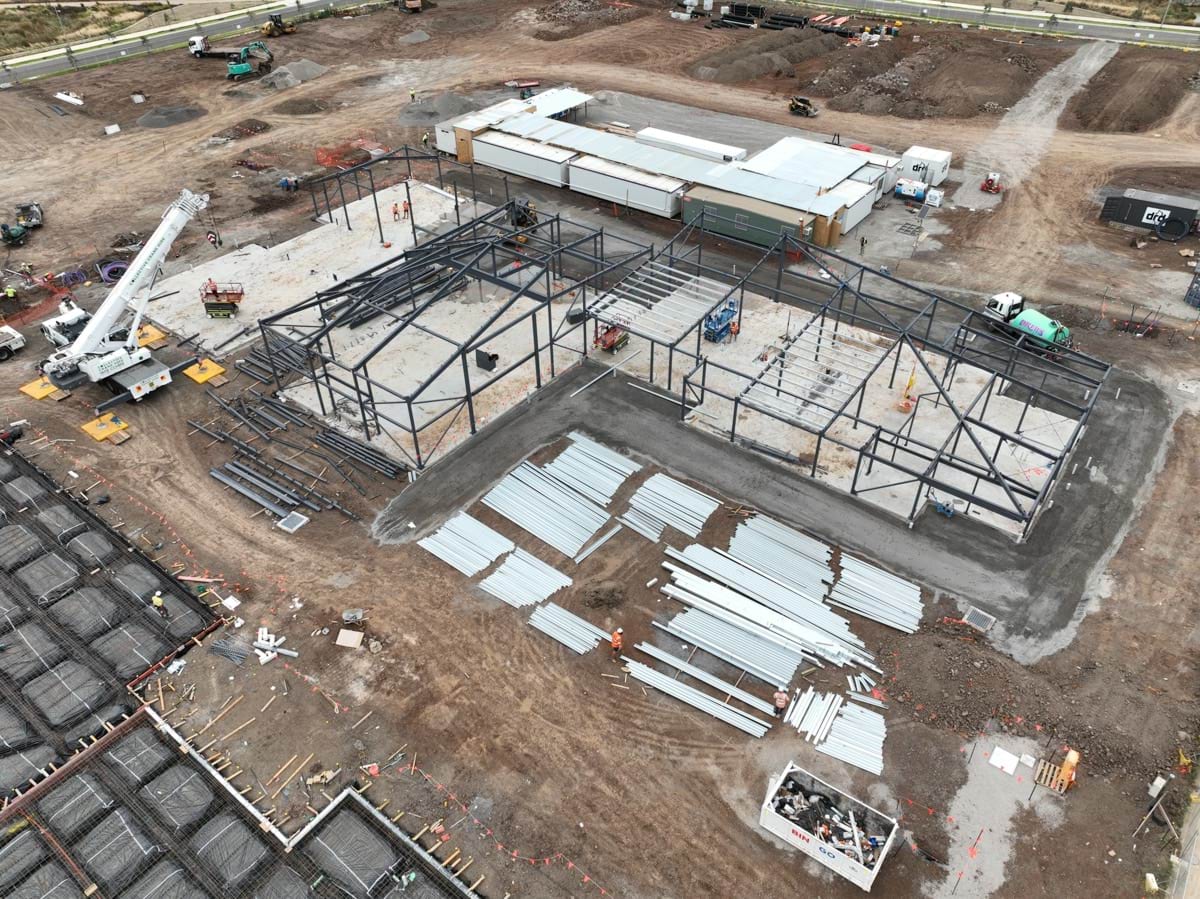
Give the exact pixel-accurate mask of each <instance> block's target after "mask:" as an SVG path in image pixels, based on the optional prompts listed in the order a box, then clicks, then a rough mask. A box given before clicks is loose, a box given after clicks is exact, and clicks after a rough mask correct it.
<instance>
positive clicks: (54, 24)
mask: <svg viewBox="0 0 1200 899" xmlns="http://www.w3.org/2000/svg"><path fill="white" fill-rule="evenodd" d="M167 8H168V7H167V5H166V4H163V3H131V4H114V5H107V4H106V5H104V6H86V7H80V6H64V7H57V8H56V7H54V6H23V7H18V6H0V54H9V53H19V52H22V51H25V50H37V49H39V48H42V47H52V46H54V45H56V44H62V43H67V42H71V41H80V40H87V39H89V38H96V37H102V36H103V35H106V34H108V33H109V32H112V31H116V30H118V29H121V28H127V27H128V26H130V25H132V24H133V23H134V22H137V21H139V20H140V19H143V18H145V17H146V16H148V15H150V14H151V13H154V12H158V11H159V10H160V9H167Z"/></svg>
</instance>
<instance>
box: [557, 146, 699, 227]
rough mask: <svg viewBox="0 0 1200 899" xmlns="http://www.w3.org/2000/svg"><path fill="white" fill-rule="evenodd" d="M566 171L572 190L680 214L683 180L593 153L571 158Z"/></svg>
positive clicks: (665, 214) (646, 209)
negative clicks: (652, 173)
mask: <svg viewBox="0 0 1200 899" xmlns="http://www.w3.org/2000/svg"><path fill="white" fill-rule="evenodd" d="M568 175H569V178H570V183H571V190H574V191H578V192H579V193H581V194H587V195H588V196H589V197H599V198H601V199H603V200H611V201H613V202H614V203H621V204H623V205H626V206H629V207H631V208H633V209H640V210H641V211H642V212H649V213H653V214H654V215H661V216H663V217H664V218H674V217H675V216H677V215H679V204H680V201H681V198H682V197H683V192H684V191H685V190H686V189H687V184H686V183H685V182H683V181H677V180H676V179H674V178H667V177H665V176H662V175H651V174H648V173H646V172H642V171H638V170H637V169H634V168H630V167H629V166H625V165H619V164H617V163H615V162H608V161H607V160H604V159H597V158H596V157H594V156H580V157H578V158H577V159H573V160H572V161H571V162H570V164H569V166H568Z"/></svg>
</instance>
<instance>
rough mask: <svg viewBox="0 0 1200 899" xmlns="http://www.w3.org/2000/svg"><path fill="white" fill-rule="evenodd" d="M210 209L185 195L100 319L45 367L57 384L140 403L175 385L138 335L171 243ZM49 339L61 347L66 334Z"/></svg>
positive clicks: (204, 199) (89, 322)
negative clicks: (102, 387) (110, 391)
mask: <svg viewBox="0 0 1200 899" xmlns="http://www.w3.org/2000/svg"><path fill="white" fill-rule="evenodd" d="M207 206H208V194H194V193H192V192H191V191H190V190H182V191H180V192H179V196H178V197H177V198H176V200H175V202H173V203H172V204H171V205H170V206H168V207H167V211H166V212H164V213H163V218H162V221H161V222H159V224H158V227H157V228H155V229H154V233H153V234H151V235H150V238H149V239H148V240H147V241H146V244H145V246H143V247H142V251H141V252H140V253H138V254H137V256H136V257H134V260H133V262H131V263H130V264H129V268H128V269H127V270H126V271H125V274H124V275H122V276H121V280H119V281H118V282H117V283H116V285H114V286H113V289H112V290H111V291H110V292H109V294H108V297H107V298H106V299H105V300H104V302H103V303H101V304H100V308H99V309H97V310H96V314H95V315H93V316H91V317H90V318H87V319H86V323H85V324H84V326H83V329H82V330H81V331H79V334H78V336H77V337H75V339H74V340H73V341H71V343H70V345H69V346H66V347H65V348H63V349H60V350H58V351H56V352H54V353H51V354H50V356H49V357H48V358H47V359H46V360H45V361H44V362H43V363H42V365H41V368H42V372H43V373H44V374H45V375H46V376H47V377H48V378H49V379H50V381H51V382H52V383H53V384H55V385H56V386H58V387H62V388H66V389H70V388H72V387H77V386H78V385H80V384H84V383H86V382H88V381H90V382H92V383H94V384H95V383H100V382H102V381H107V382H109V383H110V384H111V386H112V387H113V388H114V390H116V391H117V392H118V393H124V394H128V396H129V398H130V399H133V400H140V399H142V398H143V397H144V396H145V395H146V394H148V393H150V392H151V391H154V390H157V389H158V388H160V387H165V386H166V385H168V384H170V383H171V370H170V369H169V368H167V366H165V365H163V364H162V363H161V362H159V361H158V360H156V359H154V358H153V357H152V356H151V355H150V350H149V349H147V348H146V347H143V346H138V337H137V332H138V328H139V327H140V326H141V323H142V316H144V315H145V313H146V305H147V304H148V303H149V300H150V296H149V294H150V286H151V285H152V284H153V283H154V279H155V278H157V277H158V272H159V267H160V266H161V265H162V263H163V260H164V259H166V256H167V253H168V251H170V249H171V244H173V243H174V242H175V238H176V237H178V236H179V232H180V231H182V230H183V228H184V226H185V225H186V224H187V223H188V222H189V221H191V220H192V218H193V217H194V216H196V215H197V214H198V213H199V212H200V211H201V210H203V209H205V208H206V207H207ZM72 305H73V304H72ZM85 315H86V313H85ZM52 321H53V320H52ZM47 336H49V337H50V339H51V342H52V343H54V344H55V345H60V344H59V340H61V339H62V335H61V334H59V333H58V332H54V336H51V335H50V334H48V335H47ZM56 338H57V339H56Z"/></svg>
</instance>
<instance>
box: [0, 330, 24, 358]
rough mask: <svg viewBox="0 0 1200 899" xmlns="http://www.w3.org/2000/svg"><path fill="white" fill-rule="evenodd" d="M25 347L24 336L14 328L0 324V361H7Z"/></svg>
mask: <svg viewBox="0 0 1200 899" xmlns="http://www.w3.org/2000/svg"><path fill="white" fill-rule="evenodd" d="M24 348H25V337H24V335H23V334H21V332H20V331H18V330H17V329H16V328H12V327H9V326H8V325H0V362H7V361H8V360H9V359H11V358H12V357H13V355H14V354H15V353H16V352H17V351H18V350H22V349H24Z"/></svg>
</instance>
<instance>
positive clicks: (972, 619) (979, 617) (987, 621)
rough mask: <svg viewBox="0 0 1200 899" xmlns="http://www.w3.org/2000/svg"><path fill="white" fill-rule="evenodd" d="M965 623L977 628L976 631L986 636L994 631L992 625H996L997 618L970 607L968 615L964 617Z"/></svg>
mask: <svg viewBox="0 0 1200 899" xmlns="http://www.w3.org/2000/svg"><path fill="white" fill-rule="evenodd" d="M963 621H965V622H966V623H967V624H969V625H970V626H971V627H973V628H975V630H977V631H981V632H982V633H985V634H986V633H987V632H988V631H990V630H991V629H992V625H993V624H995V623H996V616H995V615H989V614H988V613H987V612H982V611H980V610H979V609H977V608H975V607H974V606H968V607H967V614H966V615H964V616H963Z"/></svg>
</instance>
